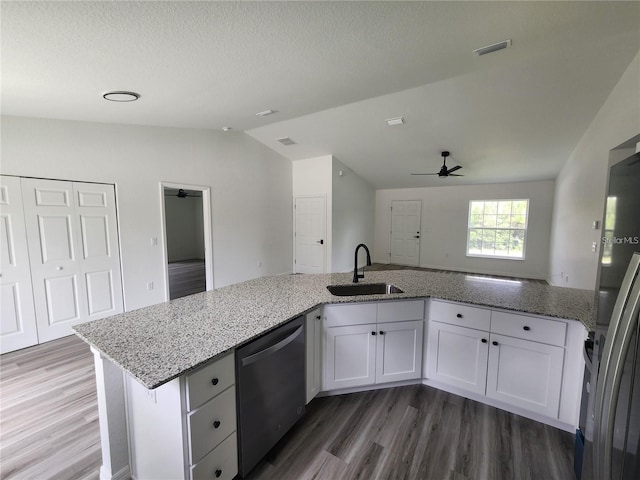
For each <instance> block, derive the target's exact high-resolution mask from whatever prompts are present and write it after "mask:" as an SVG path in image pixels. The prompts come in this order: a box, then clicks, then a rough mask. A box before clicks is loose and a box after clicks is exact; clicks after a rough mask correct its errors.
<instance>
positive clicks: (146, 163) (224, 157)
mask: <svg viewBox="0 0 640 480" xmlns="http://www.w3.org/2000/svg"><path fill="white" fill-rule="evenodd" d="M1 128H2V151H1V153H2V165H1V169H2V173H6V174H9V175H22V176H34V177H43V178H56V179H70V180H78V181H89V182H91V181H94V182H104V183H114V184H115V185H116V197H117V202H118V221H119V226H120V238H121V256H122V266H123V283H124V293H125V309H126V310H132V309H135V308H140V307H143V306H147V305H151V304H154V303H158V302H162V301H164V291H163V290H164V289H163V288H162V286H164V268H165V266H164V264H163V255H162V249H163V246H162V242H164V239H163V238H162V234H161V232H162V223H161V222H162V219H161V213H160V211H161V208H160V205H161V203H160V202H161V195H162V191H161V188H160V182H161V181H166V182H172V183H183V184H192V185H193V184H195V185H205V186H206V185H208V186H211V189H212V201H211V203H212V205H211V207H212V230H213V262H214V282H215V286H216V287H221V286H224V285H228V284H232V283H236V282H240V281H243V280H247V279H250V278H255V277H259V276H262V275H272V274H277V273H283V272H289V271H291V251H292V239H293V233H292V216H291V212H292V200H291V182H292V179H291V162H290V161H289V160H286V159H284V158H283V157H281V156H280V155H278V154H277V153H275V152H273V151H272V150H270V149H268V148H267V147H265V146H263V145H262V144H260V143H258V142H257V141H255V140H254V139H252V138H251V137H250V136H248V135H246V134H244V133H242V132H215V131H209V130H195V129H177V128H158V127H141V126H130V125H112V124H99V123H88V122H72V121H63V120H46V119H36V118H23V117H2V126H1ZM154 237H157V238H158V240H159V242H158V246H155V247H154V246H152V245H151V239H152V238H154ZM258 261H260V262H262V266H261V267H258V266H257V263H258ZM147 282H154V284H155V285H156V288H155V289H154V290H152V291H147V289H146V285H147Z"/></svg>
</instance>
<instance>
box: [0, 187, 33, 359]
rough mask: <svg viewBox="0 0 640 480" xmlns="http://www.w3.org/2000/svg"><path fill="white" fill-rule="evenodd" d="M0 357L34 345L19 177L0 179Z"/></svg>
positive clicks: (31, 294)
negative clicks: (1, 354) (0, 354)
mask: <svg viewBox="0 0 640 480" xmlns="http://www.w3.org/2000/svg"><path fill="white" fill-rule="evenodd" d="M0 257H1V263H0V265H1V267H0V302H1V304H0V309H1V310H0V353H7V352H11V351H13V350H18V349H20V348H24V347H28V346H31V345H35V344H37V343H38V332H37V328H36V313H35V309H34V307H33V292H32V290H31V271H30V269H29V252H28V250H27V234H26V231H25V225H24V211H23V208H22V194H21V188H20V178H19V177H7V176H0Z"/></svg>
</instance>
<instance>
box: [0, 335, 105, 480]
mask: <svg viewBox="0 0 640 480" xmlns="http://www.w3.org/2000/svg"><path fill="white" fill-rule="evenodd" d="M101 464H102V456H101V453H100V432H99V427H98V404H97V400H96V384H95V377H94V369H93V356H92V355H91V352H90V350H89V346H88V345H87V344H86V343H84V342H83V341H81V340H80V339H79V338H78V337H76V336H75V335H72V336H70V337H65V338H61V339H59V340H54V341H52V342H47V343H43V344H42V345H36V346H34V347H30V348H25V349H23V350H18V351H16V352H11V353H6V354H4V355H2V356H0V478H2V479H3V480H9V479H24V480H46V479H56V480H94V479H98V478H99V469H100V465H101Z"/></svg>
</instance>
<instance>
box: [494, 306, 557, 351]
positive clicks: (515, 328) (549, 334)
mask: <svg viewBox="0 0 640 480" xmlns="http://www.w3.org/2000/svg"><path fill="white" fill-rule="evenodd" d="M491 332H492V333H499V334H501V335H507V336H509V337H516V338H522V339H524V340H531V341H534V342H540V343H548V344H550V345H558V346H560V347H563V346H564V342H565V338H566V336H567V324H566V323H565V322H560V321H554V320H548V319H546V318H539V317H530V316H528V315H519V314H516V313H507V312H496V311H494V312H493V313H492V314H491Z"/></svg>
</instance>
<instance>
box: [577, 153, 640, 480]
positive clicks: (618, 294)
mask: <svg viewBox="0 0 640 480" xmlns="http://www.w3.org/2000/svg"><path fill="white" fill-rule="evenodd" d="M606 205H607V206H606V215H605V219H604V221H603V225H602V227H603V239H602V240H603V245H602V246H601V249H600V250H601V253H600V265H599V272H598V285H597V291H596V293H597V295H596V303H597V309H596V312H597V318H596V330H595V335H594V340H595V341H594V344H595V345H594V351H593V356H592V360H593V361H592V368H591V380H590V382H589V383H590V392H589V393H588V408H587V410H586V417H587V418H586V422H585V423H586V425H585V426H584V429H585V432H584V433H585V449H584V459H583V463H582V470H581V472H582V480H638V479H640V321H639V312H640V154H638V153H636V154H634V155H632V156H630V157H628V158H626V159H624V160H622V161H620V162H618V163H615V164H614V165H612V166H611V167H610V169H609V182H608V190H607V202H606ZM581 427H582V426H581ZM578 476H579V475H578Z"/></svg>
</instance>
